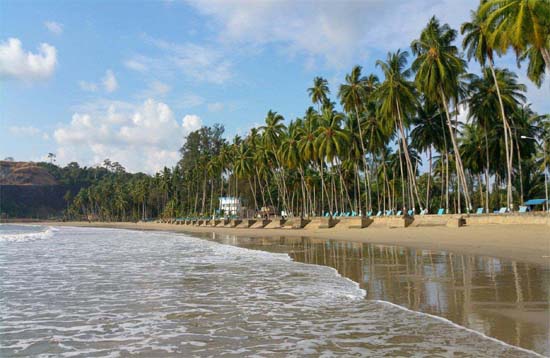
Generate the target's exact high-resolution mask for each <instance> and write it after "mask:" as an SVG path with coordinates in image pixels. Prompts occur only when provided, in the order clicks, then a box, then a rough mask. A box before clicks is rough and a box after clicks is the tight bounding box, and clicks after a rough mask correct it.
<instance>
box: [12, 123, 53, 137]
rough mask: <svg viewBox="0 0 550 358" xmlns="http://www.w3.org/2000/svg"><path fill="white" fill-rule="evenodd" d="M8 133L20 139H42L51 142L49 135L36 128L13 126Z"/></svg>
mask: <svg viewBox="0 0 550 358" xmlns="http://www.w3.org/2000/svg"><path fill="white" fill-rule="evenodd" d="M8 131H9V132H10V133H11V134H13V135H15V136H18V137H41V138H42V139H44V140H49V139H50V136H49V135H48V133H46V132H44V131H42V130H41V129H39V128H36V127H34V126H11V127H9V128H8Z"/></svg>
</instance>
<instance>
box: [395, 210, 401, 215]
mask: <svg viewBox="0 0 550 358" xmlns="http://www.w3.org/2000/svg"><path fill="white" fill-rule="evenodd" d="M395 215H396V216H401V215H403V212H402V211H401V210H398V211H397V214H395Z"/></svg>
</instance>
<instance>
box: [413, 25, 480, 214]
mask: <svg viewBox="0 0 550 358" xmlns="http://www.w3.org/2000/svg"><path fill="white" fill-rule="evenodd" d="M456 35H457V33H456V31H455V30H453V29H451V28H450V27H449V25H447V24H444V25H443V26H441V25H440V24H439V21H438V20H437V19H436V18H435V16H434V17H432V18H431V19H430V21H429V22H428V24H427V25H426V27H425V28H424V29H423V30H422V33H421V34H420V38H419V39H416V40H414V41H413V42H412V43H411V48H412V51H413V53H414V54H415V55H416V59H415V60H414V62H413V64H412V69H413V71H414V72H416V77H415V82H416V85H417V87H418V89H420V91H422V92H423V93H424V95H425V96H426V98H428V99H429V100H432V101H434V102H437V103H441V104H443V107H444V109H445V114H446V116H447V125H448V127H449V131H450V133H451V141H452V144H453V151H454V154H455V161H456V172H457V175H458V178H459V184H460V185H461V186H462V188H463V191H464V198H465V199H466V207H467V209H468V210H472V204H471V200H470V193H469V191H468V183H467V181H466V175H465V174H464V166H463V165H462V158H461V157H460V151H459V150H458V142H457V139H456V133H455V131H454V129H453V124H452V121H451V115H450V111H449V103H450V100H451V98H456V97H457V96H458V92H459V77H460V76H461V75H462V74H463V73H465V72H466V62H465V61H464V60H463V59H462V58H460V56H459V53H458V49H457V47H456V46H454V45H453V44H452V43H453V41H454V40H455V39H456ZM455 102H456V101H455ZM459 202H460V200H459Z"/></svg>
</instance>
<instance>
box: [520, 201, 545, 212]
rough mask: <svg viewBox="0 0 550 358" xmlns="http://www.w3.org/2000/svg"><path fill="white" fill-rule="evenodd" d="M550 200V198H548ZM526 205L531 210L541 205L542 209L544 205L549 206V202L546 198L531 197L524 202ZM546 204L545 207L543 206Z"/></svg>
mask: <svg viewBox="0 0 550 358" xmlns="http://www.w3.org/2000/svg"><path fill="white" fill-rule="evenodd" d="M548 201H550V200H548ZM523 205H524V206H527V207H528V208H529V211H534V210H535V209H538V208H537V207H538V206H539V205H541V209H542V210H544V207H546V208H548V203H547V201H546V199H529V200H527V201H526V202H525V203H523ZM542 206H544V207H542Z"/></svg>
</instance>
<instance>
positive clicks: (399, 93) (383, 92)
mask: <svg viewBox="0 0 550 358" xmlns="http://www.w3.org/2000/svg"><path fill="white" fill-rule="evenodd" d="M407 57H408V53H407V51H403V52H402V51H401V50H397V52H395V53H388V57H387V59H386V62H384V61H380V60H378V61H376V66H377V67H380V69H381V70H382V72H383V73H384V81H383V82H382V83H381V84H380V86H379V87H378V89H377V91H376V96H377V98H378V99H379V101H380V108H379V111H380V114H381V115H382V117H383V118H384V119H385V120H386V121H388V122H390V123H391V124H389V125H388V127H390V128H397V130H398V132H399V134H400V139H401V145H400V146H399V147H398V148H402V149H403V152H404V154H405V162H406V167H407V172H408V175H407V177H408V178H409V179H410V180H411V181H412V182H411V185H410V186H409V195H410V199H411V201H412V202H413V205H412V208H413V209H414V207H415V206H414V196H415V195H416V200H417V202H418V204H419V205H420V209H421V210H422V209H423V208H424V206H423V205H422V201H421V200H420V196H419V195H418V188H417V185H416V177H415V175H414V174H413V173H414V171H413V165H412V162H411V158H410V155H409V147H408V144H407V140H406V138H407V136H406V134H405V127H406V126H407V123H406V120H407V118H408V115H409V114H410V113H413V112H414V110H415V108H416V103H417V100H416V94H415V91H414V86H413V84H412V83H411V82H410V81H409V77H410V74H411V72H410V70H408V69H405V65H406V64H407ZM400 150H401V149H400ZM399 158H401V156H399ZM403 200H405V198H403Z"/></svg>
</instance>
